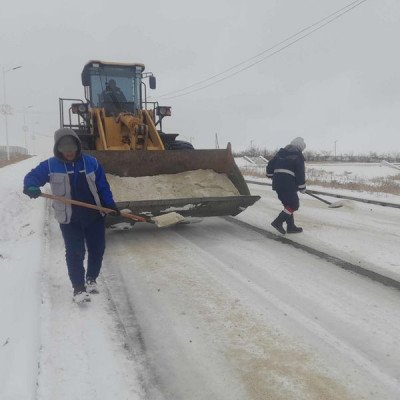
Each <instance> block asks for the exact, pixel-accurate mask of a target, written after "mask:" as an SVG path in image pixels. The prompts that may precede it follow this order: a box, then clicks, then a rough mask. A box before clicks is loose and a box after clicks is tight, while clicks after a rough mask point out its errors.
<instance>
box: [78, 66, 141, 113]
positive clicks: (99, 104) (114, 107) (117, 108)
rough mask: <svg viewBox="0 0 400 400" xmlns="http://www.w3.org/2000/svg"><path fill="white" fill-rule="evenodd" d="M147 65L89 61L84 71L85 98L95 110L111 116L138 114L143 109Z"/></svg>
mask: <svg viewBox="0 0 400 400" xmlns="http://www.w3.org/2000/svg"><path fill="white" fill-rule="evenodd" d="M143 71H144V65H143V64H117V63H106V62H101V61H89V62H88V63H87V64H86V65H85V66H84V68H83V71H82V84H83V86H84V87H85V98H86V100H87V102H88V103H89V105H90V107H91V108H104V109H105V110H106V113H107V115H109V116H112V115H113V116H117V115H118V114H120V113H121V112H129V113H133V114H135V113H136V112H137V110H140V109H141V108H142V93H141V86H142V75H143Z"/></svg>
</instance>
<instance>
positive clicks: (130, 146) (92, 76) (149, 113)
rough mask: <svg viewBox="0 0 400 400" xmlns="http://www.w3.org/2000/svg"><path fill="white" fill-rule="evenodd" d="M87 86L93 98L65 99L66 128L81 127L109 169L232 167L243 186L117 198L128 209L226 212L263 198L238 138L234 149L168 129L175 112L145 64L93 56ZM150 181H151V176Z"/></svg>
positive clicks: (87, 147) (136, 173)
mask: <svg viewBox="0 0 400 400" xmlns="http://www.w3.org/2000/svg"><path fill="white" fill-rule="evenodd" d="M147 83H148V84H147ZM82 85H83V87H84V97H85V100H81V99H70V98H60V99H59V107H60V127H68V128H71V129H73V130H74V131H75V132H76V133H77V135H78V136H79V138H80V140H81V142H82V149H83V151H85V153H88V154H91V155H93V156H94V157H96V158H97V159H98V160H99V162H100V163H101V164H102V165H103V167H104V170H105V171H106V173H107V174H110V175H112V176H118V177H123V178H124V177H131V178H132V177H135V178H139V177H156V176H160V175H166V176H167V175H169V174H180V173H190V172H191V171H197V170H212V171H214V172H215V173H218V174H226V176H227V177H228V178H229V180H230V182H231V183H232V184H233V185H234V187H235V188H236V189H237V194H236V195H233V196H232V195H229V196H216V197H209V196H204V195H203V196H199V197H187V196H186V197H184V198H171V197H170V196H168V198H151V199H143V198H142V199H140V200H135V199H126V198H124V199H122V200H121V199H118V198H116V199H115V200H116V203H117V206H118V207H119V208H120V209H129V210H131V212H132V213H134V214H138V215H146V216H159V215H162V214H164V213H168V212H170V211H176V212H178V213H179V214H181V215H183V216H184V217H209V216H225V215H237V214H239V213H240V212H242V211H243V210H245V209H246V207H248V206H251V205H253V204H254V203H255V202H256V201H257V200H258V199H259V196H252V195H250V192H249V189H248V187H247V184H246V182H245V181H244V179H243V176H242V174H241V173H240V171H239V169H238V167H237V166H236V164H235V161H234V158H233V155H232V151H231V146H230V144H228V146H227V148H226V149H215V150H214V149H212V150H195V149H194V148H193V146H192V145H191V144H190V143H188V142H185V141H181V140H178V139H177V137H178V134H175V133H166V132H164V131H163V127H162V121H163V118H165V117H167V116H170V115H171V107H168V106H161V105H160V104H159V103H158V102H157V101H148V97H147V86H149V88H150V89H155V88H156V78H155V76H154V75H153V74H152V73H151V72H145V66H144V65H143V64H138V63H133V64H127V63H115V62H103V61H89V62H88V63H87V64H86V65H85V66H84V68H83V71H82ZM177 176H178V175H177ZM179 176H180V175H179ZM123 182H124V181H123V180H122V185H124V183H123ZM148 182H150V183H149V184H150V185H151V179H150V181H148ZM121 191H122V192H123V191H124V188H123V187H122V188H119V190H118V192H121ZM107 218H108V219H109V221H110V220H111V221H112V223H116V222H117V221H118V220H117V218H116V217H111V216H108V217H107ZM109 224H110V223H109Z"/></svg>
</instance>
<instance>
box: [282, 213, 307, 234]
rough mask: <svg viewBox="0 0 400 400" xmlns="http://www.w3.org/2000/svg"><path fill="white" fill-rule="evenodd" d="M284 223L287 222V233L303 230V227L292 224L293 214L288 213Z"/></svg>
mask: <svg viewBox="0 0 400 400" xmlns="http://www.w3.org/2000/svg"><path fill="white" fill-rule="evenodd" d="M286 223H287V233H300V232H303V228H300V227H299V226H296V225H295V224H294V217H293V214H291V215H288V218H287V220H286Z"/></svg>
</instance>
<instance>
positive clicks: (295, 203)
mask: <svg viewBox="0 0 400 400" xmlns="http://www.w3.org/2000/svg"><path fill="white" fill-rule="evenodd" d="M276 193H277V195H278V199H279V200H280V201H281V202H282V204H283V206H284V207H285V208H289V209H291V210H292V211H296V210H298V209H299V207H300V201H299V196H298V194H297V192H294V191H290V192H284V191H280V190H279V191H277V192H276Z"/></svg>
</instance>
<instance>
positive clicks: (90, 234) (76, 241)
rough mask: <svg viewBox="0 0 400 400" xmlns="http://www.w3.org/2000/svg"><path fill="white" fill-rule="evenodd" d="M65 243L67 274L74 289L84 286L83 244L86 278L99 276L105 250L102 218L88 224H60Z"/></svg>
mask: <svg viewBox="0 0 400 400" xmlns="http://www.w3.org/2000/svg"><path fill="white" fill-rule="evenodd" d="M60 228H61V232H62V235H63V238H64V243H65V259H66V262H67V267H68V275H69V278H70V280H71V283H72V286H73V288H74V289H81V288H84V286H85V268H84V266H83V261H84V259H85V244H86V248H87V251H88V265H87V272H86V279H89V278H90V279H96V278H97V277H98V276H99V273H100V269H101V263H102V261H103V255H104V250H105V225H104V218H103V217H99V218H98V219H96V220H95V221H93V222H92V223H90V224H89V225H83V224H82V223H80V222H71V223H69V224H60Z"/></svg>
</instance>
